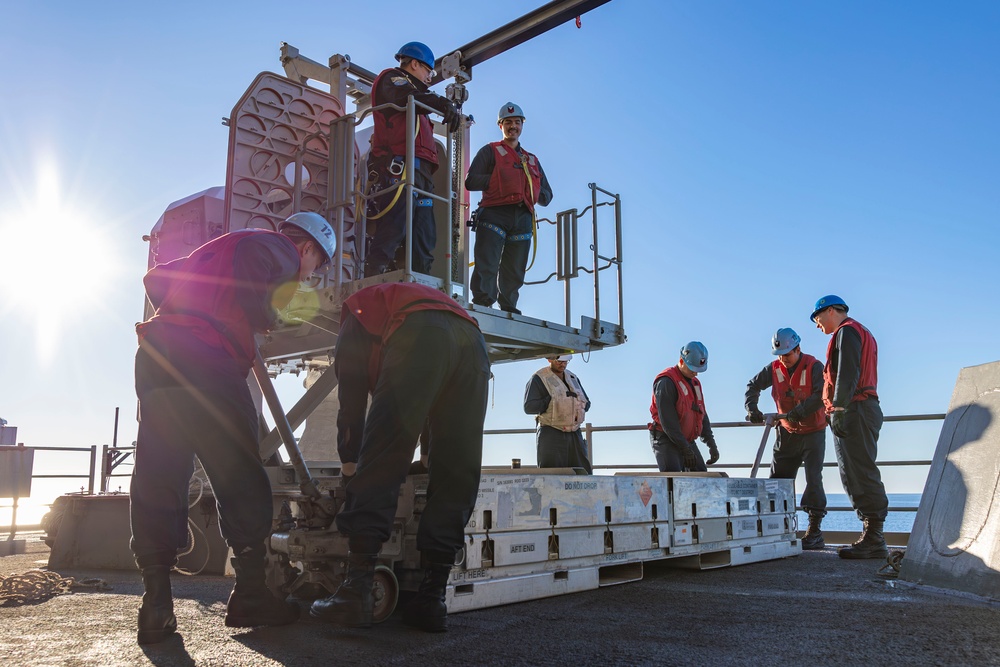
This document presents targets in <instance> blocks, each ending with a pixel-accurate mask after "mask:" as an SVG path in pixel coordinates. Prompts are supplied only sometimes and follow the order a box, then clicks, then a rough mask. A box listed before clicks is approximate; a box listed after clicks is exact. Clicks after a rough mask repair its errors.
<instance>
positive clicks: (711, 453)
mask: <svg viewBox="0 0 1000 667" xmlns="http://www.w3.org/2000/svg"><path fill="white" fill-rule="evenodd" d="M718 460H719V448H718V447H716V446H715V443H714V442H713V443H710V444H709V445H708V460H707V461H705V463H706V464H707V465H712V464H713V463H717V462H718Z"/></svg>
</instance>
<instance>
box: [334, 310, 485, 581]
mask: <svg viewBox="0 0 1000 667" xmlns="http://www.w3.org/2000/svg"><path fill="white" fill-rule="evenodd" d="M341 335H342V337H346V336H348V335H351V333H350V330H345V331H344V332H342V334H341ZM341 344H343V345H345V346H348V347H349V346H350V341H347V340H342V341H341ZM489 377H490V362H489V357H488V356H487V353H486V343H485V341H484V340H483V335H482V334H481V333H480V332H479V329H478V328H476V326H475V325H473V324H472V323H470V322H467V321H465V320H464V319H461V318H460V317H458V316H456V315H453V314H450V313H447V312H442V311H419V312H416V313H413V314H412V315H409V316H408V317H407V318H406V320H405V321H404V322H403V324H402V325H401V326H400V327H399V329H397V330H396V331H395V332H394V333H393V334H392V336H391V337H390V338H389V340H388V341H387V342H386V343H385V345H384V346H383V349H382V365H381V369H380V372H379V376H378V380H377V382H376V383H375V389H374V391H373V392H372V402H371V406H370V407H369V409H368V415H367V418H366V419H365V427H364V435H363V436H362V443H361V452H360V455H359V457H358V468H357V473H356V474H355V476H354V477H353V478H352V479H351V480H350V482H348V484H347V500H346V503H345V507H344V509H343V510H342V511H341V512H340V513H339V514H338V515H337V527H338V528H339V529H340V531H341V532H342V533H345V534H347V535H348V536H349V537H361V538H377V539H378V540H379V541H382V542H385V541H386V540H388V539H389V536H390V535H391V532H392V524H393V520H394V518H395V516H396V505H397V502H398V500H399V487H400V486H401V485H402V483H403V481H404V479H405V478H406V475H407V472H408V470H409V467H410V462H411V461H412V460H413V451H414V448H415V446H416V444H417V438H418V437H419V436H420V433H421V431H422V430H423V429H424V427H425V424H428V425H429V428H430V452H429V454H428V461H427V467H428V471H429V475H430V481H429V485H428V489H427V505H426V506H425V508H424V511H423V513H422V515H421V518H420V526H419V528H418V529H417V548H418V549H419V550H420V551H422V552H432V553H436V554H447V555H450V557H451V558H454V556H455V555H456V554H457V553H458V552H459V550H461V549H462V547H463V546H464V543H465V536H464V531H465V524H466V523H468V521H469V517H470V516H471V514H472V509H473V507H474V506H475V504H476V496H477V494H478V492H479V478H480V475H481V472H482V458H483V421H484V419H485V418H486V404H487V395H488V383H489ZM342 391H346V388H344V389H342ZM448 560H449V562H450V558H449V559H448Z"/></svg>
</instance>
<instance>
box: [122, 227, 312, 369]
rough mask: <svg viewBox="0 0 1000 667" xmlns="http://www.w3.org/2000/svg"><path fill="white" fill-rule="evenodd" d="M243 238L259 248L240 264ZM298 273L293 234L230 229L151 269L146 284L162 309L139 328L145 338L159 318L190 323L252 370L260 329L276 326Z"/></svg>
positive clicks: (198, 335) (210, 342) (248, 252)
mask: <svg viewBox="0 0 1000 667" xmlns="http://www.w3.org/2000/svg"><path fill="white" fill-rule="evenodd" d="M241 243H250V244H252V245H253V246H254V247H253V248H248V249H247V250H246V253H245V254H244V255H243V256H244V258H245V259H244V260H243V262H242V263H240V264H239V265H237V264H238V263H237V247H238V246H239V245H240V244H241ZM298 272H299V256H298V250H297V249H296V247H295V244H294V243H292V241H291V240H290V239H289V238H288V237H287V236H284V235H283V234H279V233H277V232H272V231H267V230H263V229H243V230H239V231H236V232H231V233H229V234H224V235H222V236H220V237H218V238H215V239H212V240H211V241H209V242H208V243H206V244H205V245H203V246H201V247H199V248H197V249H196V250H195V251H194V252H192V253H191V254H190V255H189V256H187V257H182V258H180V259H176V260H174V261H172V262H167V263H165V264H160V265H158V266H155V267H153V268H152V269H150V271H149V272H148V273H147V274H146V275H145V277H144V278H143V285H144V286H145V288H146V293H147V295H148V296H149V300H150V302H151V303H152V304H153V305H154V306H156V312H155V313H154V315H153V317H151V318H150V319H149V320H147V321H146V322H143V323H142V324H139V325H138V326H137V327H136V331H137V332H138V334H139V337H140V339H141V338H142V336H143V335H144V329H145V328H146V326H147V325H149V324H150V323H153V322H165V323H168V324H173V325H178V326H182V327H185V328H187V329H188V331H189V332H190V333H191V334H192V335H193V336H194V337H195V338H197V339H199V340H201V341H204V342H205V343H207V344H208V345H211V346H212V347H217V348H220V349H223V350H226V351H227V352H228V353H229V354H230V355H231V356H232V357H233V358H234V359H236V360H238V361H240V362H241V363H245V364H246V368H247V370H248V371H249V369H250V365H251V364H252V363H253V359H254V356H255V355H256V349H257V348H256V344H255V342H254V334H255V333H256V332H262V331H267V330H268V329H270V328H271V327H272V326H273V325H274V323H275V321H276V318H277V312H276V310H275V309H276V308H281V307H283V306H285V305H287V303H288V301H289V300H290V299H291V297H292V295H293V294H294V293H295V289H296V287H297V286H298Z"/></svg>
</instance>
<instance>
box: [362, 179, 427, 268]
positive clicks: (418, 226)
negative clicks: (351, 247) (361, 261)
mask: <svg viewBox="0 0 1000 667" xmlns="http://www.w3.org/2000/svg"><path fill="white" fill-rule="evenodd" d="M386 182H387V181H386ZM413 184H414V185H415V186H416V187H418V188H420V189H422V190H426V191H427V192H434V183H433V181H432V180H431V178H430V176H427V175H425V174H424V173H423V172H421V171H417V177H416V179H414V181H413ZM380 187H381V186H380ZM395 196H396V191H395V190H390V191H389V192H387V193H386V194H384V195H382V196H381V197H379V198H378V199H376V203H377V204H378V206H379V207H381V209H382V210H385V207H386V206H389V202H391V201H392V200H393V197H395ZM421 199H425V203H426V204H427V205H420V202H421ZM432 201H433V200H429V199H426V198H422V197H420V195H417V194H416V193H414V199H413V270H414V271H415V272H417V273H426V274H429V273H430V272H431V265H432V264H433V263H434V245H435V244H436V243H437V227H436V226H435V224H436V223H435V221H434V206H433V205H432V204H431V203H430V202H432ZM405 238H406V190H405V189H403V190H402V192H400V195H399V198H398V199H396V203H395V204H393V206H392V208H390V209H389V211H388V212H387V213H386V214H385V215H384V216H383V217H381V218H379V219H378V220H376V221H375V235H374V236H373V237H372V241H371V245H370V246H369V248H368V255H367V256H366V258H365V277H366V278H367V277H369V276H377V275H379V274H381V273H385V272H386V271H387V270H388V267H389V264H390V263H392V262H393V261H394V259H395V257H396V251H397V250H398V249H399V247H400V246H401V245H402V244H403V240H404V239H405ZM396 268H398V269H401V268H403V266H402V264H400V265H399V266H397V267H396Z"/></svg>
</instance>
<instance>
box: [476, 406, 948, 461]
mask: <svg viewBox="0 0 1000 667" xmlns="http://www.w3.org/2000/svg"><path fill="white" fill-rule="evenodd" d="M946 416H947V415H945V414H944V413H928V414H912V415H891V416H886V417H884V419H883V421H884V422H913V421H943V420H944V418H945V417H946ZM763 426H764V425H763V424H752V423H750V422H746V421H741V422H716V423H713V424H712V429H713V430H716V429H725V428H746V427H758V428H762V427H763ZM582 428H583V430H584V434H585V436H584V437H585V440H586V442H587V453H588V455H589V456H590V460H591V461H593V459H594V438H593V434H594V433H623V432H634V431H647V430H648V426H647V425H645V424H626V425H619V426H595V425H593V424H592V423H590V422H587V423H585V424H584V425H583V427H582ZM533 433H535V429H534V428H504V429H487V430H485V431H483V435H486V436H493V435H530V434H533ZM878 465H879V467H905V466H930V465H931V461H930V460H929V459H904V460H898V461H879V462H878ZM714 467H715V468H720V469H722V468H725V469H729V468H735V469H742V468H752V467H753V464H752V463H717V464H715V466H714ZM823 467H824V468H835V467H837V464H836V463H834V462H824V463H823ZM593 468H594V470H598V469H600V470H656V464H655V463H642V464H617V465H616V464H601V465H594V466H593Z"/></svg>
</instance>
